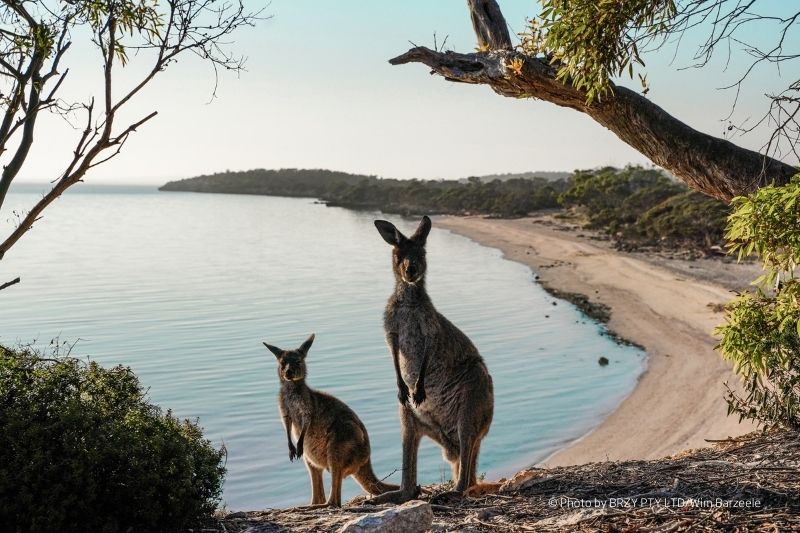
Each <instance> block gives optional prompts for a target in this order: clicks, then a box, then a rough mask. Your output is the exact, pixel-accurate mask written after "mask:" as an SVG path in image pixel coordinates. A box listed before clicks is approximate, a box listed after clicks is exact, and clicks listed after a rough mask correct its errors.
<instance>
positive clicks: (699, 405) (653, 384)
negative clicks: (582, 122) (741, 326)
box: [434, 216, 758, 466]
mask: <svg viewBox="0 0 800 533" xmlns="http://www.w3.org/2000/svg"><path fill="white" fill-rule="evenodd" d="M434 226H436V227H439V228H446V229H449V230H451V231H453V232H456V233H459V234H461V235H464V236H466V237H469V238H470V239H473V240H475V241H477V242H478V243H480V244H482V245H485V246H490V247H494V248H498V249H500V250H501V251H502V252H503V253H504V255H505V257H507V258H508V259H510V260H513V261H518V262H521V263H524V264H526V265H528V266H530V267H531V268H532V269H533V270H534V272H535V273H536V274H538V275H539V281H540V282H541V283H542V284H543V285H544V286H545V287H549V288H552V289H556V290H559V291H565V292H570V293H580V294H583V295H585V296H587V297H588V298H589V300H590V301H591V302H592V303H598V304H604V305H606V306H608V308H610V310H611V316H610V319H609V321H608V328H609V329H610V330H611V331H613V332H614V333H616V334H617V335H619V336H620V337H622V338H624V339H627V340H629V341H631V342H634V343H636V344H638V345H640V346H642V347H643V348H644V349H645V350H646V352H647V370H646V371H645V372H644V374H642V376H641V378H640V380H639V383H638V384H637V386H636V388H635V389H634V391H633V393H631V395H630V396H628V397H627V398H626V399H625V400H624V401H623V402H622V403H621V404H620V405H619V407H618V408H617V409H616V410H615V411H614V412H613V413H611V415H609V416H608V417H607V418H606V419H605V420H602V421H598V422H599V425H598V426H597V427H595V428H594V429H593V430H592V431H591V432H590V433H588V434H587V435H584V436H583V437H581V438H580V439H578V440H576V441H575V442H573V443H571V444H569V445H568V446H567V447H565V448H564V449H562V450H561V451H559V452H558V453H556V454H555V455H553V456H552V457H550V458H549V459H547V461H546V462H545V464H546V465H548V466H559V465H570V464H581V463H586V462H592V461H602V460H606V459H609V460H625V459H654V458H658V457H663V456H666V455H672V454H675V453H678V452H680V451H683V450H686V449H690V448H698V447H702V446H705V445H707V442H706V441H705V440H704V439H724V438H726V437H728V436H738V435H741V434H744V433H747V432H748V431H752V429H753V426H752V425H750V424H747V423H744V424H739V423H738V420H737V418H735V417H727V416H726V407H727V406H726V404H725V401H724V399H723V391H724V386H723V383H724V382H726V381H728V382H729V383H731V384H736V383H737V382H738V380H737V378H736V376H735V375H734V374H733V372H732V371H731V369H730V367H729V365H727V364H726V363H725V362H724V361H722V360H721V358H720V356H719V354H718V353H717V352H715V351H714V346H715V344H716V341H715V339H714V337H713V336H712V333H713V330H714V327H715V326H717V325H718V324H720V323H721V322H722V319H723V314H722V313H721V312H720V311H719V308H716V310H715V306H716V305H718V304H723V303H725V302H727V301H728V300H730V298H731V297H732V293H731V291H732V290H733V289H736V288H742V287H745V286H746V285H747V282H748V281H749V280H750V279H752V278H753V277H754V276H755V273H756V272H757V271H758V267H757V266H756V265H737V264H730V263H723V262H722V261H720V260H716V259H703V260H696V261H687V260H680V259H671V258H668V257H660V256H656V255H654V254H641V253H625V252H618V251H616V250H614V249H613V248H611V247H610V245H609V244H608V242H606V241H600V240H596V239H592V238H591V235H590V234H589V233H588V232H586V231H584V230H580V229H577V228H576V227H575V226H572V227H569V225H565V224H563V223H561V222H558V221H556V220H555V219H553V218H552V217H549V216H542V217H531V218H523V219H516V220H498V219H485V218H480V217H437V219H436V221H435V222H434ZM532 437H533V438H535V436H532Z"/></svg>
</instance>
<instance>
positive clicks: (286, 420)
mask: <svg viewBox="0 0 800 533" xmlns="http://www.w3.org/2000/svg"><path fill="white" fill-rule="evenodd" d="M283 427H284V428H285V429H286V440H287V441H288V442H289V447H291V446H292V419H291V418H289V417H288V416H287V417H284V418H283Z"/></svg>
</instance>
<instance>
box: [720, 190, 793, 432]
mask: <svg viewBox="0 0 800 533" xmlns="http://www.w3.org/2000/svg"><path fill="white" fill-rule="evenodd" d="M798 199H800V174H798V175H796V176H795V177H794V178H793V180H792V181H791V183H790V184H788V185H785V186H783V187H772V186H770V187H763V188H761V189H759V190H758V191H757V192H756V193H754V194H753V195H752V196H750V197H738V198H734V200H733V206H734V211H733V213H732V214H731V216H730V217H729V219H728V227H727V231H726V233H725V237H726V239H727V240H728V242H729V244H728V246H729V250H730V251H731V253H736V254H738V256H739V259H742V258H743V257H745V256H748V255H750V254H756V255H757V256H758V257H759V258H760V259H761V262H762V263H763V266H764V270H765V273H764V275H763V276H761V277H759V278H758V279H756V280H755V281H754V282H753V283H754V285H755V286H756V289H755V290H754V291H752V292H747V293H744V294H740V295H739V296H738V297H736V298H735V299H734V300H733V301H732V302H730V303H729V304H728V309H727V314H726V323H725V324H724V325H723V326H720V327H719V328H718V329H717V333H718V334H720V335H721V336H722V338H721V341H720V343H719V346H718V349H719V351H720V352H721V354H722V356H723V357H724V358H725V359H727V360H730V361H732V362H733V363H734V368H735V370H736V372H737V373H738V374H739V375H740V376H741V378H742V382H743V386H744V392H745V394H744V396H740V395H739V394H737V393H736V392H735V391H733V390H730V389H729V390H728V393H727V400H728V413H729V414H731V413H736V414H738V415H739V418H740V419H745V418H746V419H750V420H754V421H756V422H758V423H759V424H761V425H763V426H765V427H773V426H779V425H783V426H789V427H794V428H800V279H798V278H796V277H795V269H796V268H797V265H798V262H800V202H798Z"/></svg>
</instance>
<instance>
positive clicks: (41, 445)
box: [0, 347, 225, 532]
mask: <svg viewBox="0 0 800 533" xmlns="http://www.w3.org/2000/svg"><path fill="white" fill-rule="evenodd" d="M223 456H224V452H223V451H222V450H216V449H214V448H213V447H212V446H211V444H210V442H209V441H208V440H206V439H204V438H203V435H202V431H201V429H200V428H199V427H198V426H197V424H195V423H192V422H190V421H188V420H183V421H181V420H178V419H177V418H175V417H173V416H172V414H171V413H170V412H169V411H167V412H166V413H163V412H162V411H161V410H160V409H159V408H158V407H156V406H154V405H152V404H150V403H149V402H148V401H147V399H146V396H145V393H144V391H143V390H142V386H141V385H140V383H139V380H138V379H137V377H136V376H135V375H134V373H133V372H132V371H131V370H130V369H129V368H125V367H122V366H117V367H114V368H110V369H106V368H102V367H101V366H99V365H98V364H96V363H94V362H90V363H84V362H82V361H80V360H77V359H73V358H64V357H55V358H52V359H49V358H44V357H41V356H39V355H37V354H34V353H31V352H29V351H12V350H8V349H5V348H2V347H0V524H3V528H4V530H6V531H108V532H114V531H126V530H134V531H169V530H175V529H179V528H182V527H185V526H186V525H188V524H190V523H192V522H195V521H197V520H200V519H203V518H205V517H208V516H210V514H211V513H213V511H214V509H215V508H216V506H217V503H218V502H219V497H220V493H221V487H222V481H223V477H224V473H225V468H224V466H223V465H222V461H223Z"/></svg>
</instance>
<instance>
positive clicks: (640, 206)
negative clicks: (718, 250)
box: [161, 166, 728, 251]
mask: <svg viewBox="0 0 800 533" xmlns="http://www.w3.org/2000/svg"><path fill="white" fill-rule="evenodd" d="M527 175H528V176H529V177H513V175H512V177H504V178H503V179H501V178H498V177H496V176H492V177H491V178H492V179H491V180H488V179H487V178H486V177H481V176H472V177H469V178H467V179H463V180H418V179H412V180H398V179H389V178H379V177H377V176H367V175H358V174H348V173H345V172H334V171H330V170H308V169H281V170H263V169H256V170H249V171H243V172H221V173H217V174H211V175H204V176H198V177H196V178H189V179H184V180H179V181H171V182H169V183H167V184H165V185H164V186H163V187H162V188H161V190H164V191H194V192H216V193H236V194H264V195H274V196H294V197H308V198H317V199H319V200H320V201H322V202H324V203H325V204H327V205H329V206H338V207H347V208H351V209H369V210H379V211H382V212H384V213H396V214H402V215H423V214H443V215H485V216H491V217H506V218H511V217H522V216H525V215H528V214H531V213H533V212H536V211H540V210H555V209H561V208H564V209H567V210H569V212H570V214H572V215H577V216H578V217H579V219H580V220H583V221H584V222H585V224H586V225H587V227H589V228H592V229H597V230H600V231H602V232H604V233H607V234H608V235H610V236H611V237H612V238H614V239H615V240H616V241H617V242H618V243H619V245H620V246H621V247H624V248H627V249H631V248H637V247H642V246H660V247H665V248H686V247H688V248H694V249H697V250H703V251H708V250H709V249H710V248H711V247H712V246H719V245H721V244H722V236H723V233H724V229H725V217H726V216H727V214H728V208H727V206H726V204H725V203H724V202H721V201H719V200H715V199H713V198H709V197H707V196H704V195H702V194H700V193H697V192H695V191H691V190H689V189H688V187H686V185H684V184H682V183H680V182H678V181H675V180H674V179H672V178H670V177H669V176H667V175H666V174H665V173H664V172H662V171H660V170H657V169H652V168H650V169H648V168H643V167H638V166H631V167H626V168H624V169H616V168H612V167H606V168H601V169H596V170H584V171H576V172H575V173H573V174H572V175H568V176H567V177H565V178H564V177H556V178H555V179H553V178H552V174H551V177H541V176H537V175H536V173H533V172H532V173H528V174H527Z"/></svg>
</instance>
